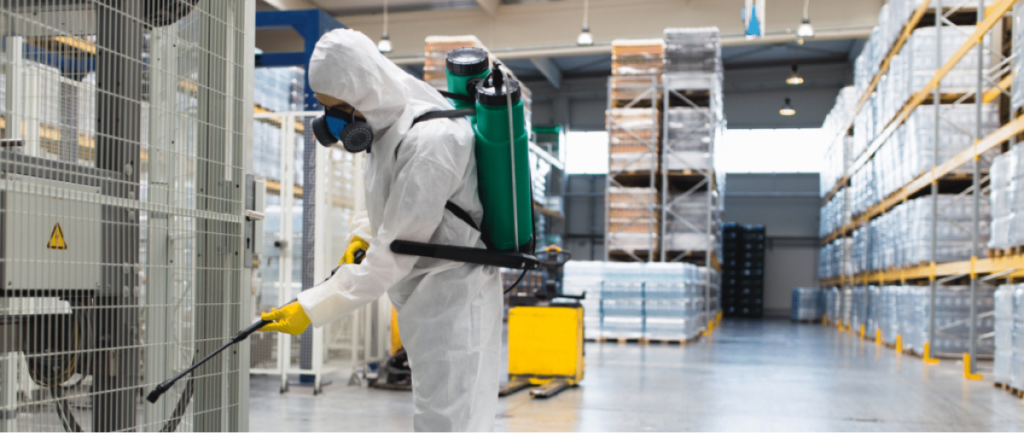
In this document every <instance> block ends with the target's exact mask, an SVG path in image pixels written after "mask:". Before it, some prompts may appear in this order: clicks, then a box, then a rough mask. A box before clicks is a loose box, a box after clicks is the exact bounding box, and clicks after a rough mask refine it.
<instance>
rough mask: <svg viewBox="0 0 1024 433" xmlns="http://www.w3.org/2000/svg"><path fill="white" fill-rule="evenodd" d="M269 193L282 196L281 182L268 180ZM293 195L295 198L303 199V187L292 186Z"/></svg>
mask: <svg viewBox="0 0 1024 433" xmlns="http://www.w3.org/2000/svg"><path fill="white" fill-rule="evenodd" d="M267 192H269V193H274V194H280V193H281V182H280V181H276V180H272V179H267ZM292 194H293V195H294V196H295V198H302V186H300V185H293V186H292Z"/></svg>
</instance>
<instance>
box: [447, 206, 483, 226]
mask: <svg viewBox="0 0 1024 433" xmlns="http://www.w3.org/2000/svg"><path fill="white" fill-rule="evenodd" d="M444 208H445V209H448V211H449V212H451V213H452V215H455V217H456V218H458V219H460V220H462V221H463V222H465V223H466V224H469V226H470V227H472V228H473V230H476V231H480V227H478V226H477V225H476V223H475V222H473V218H472V217H470V216H469V212H466V210H465V209H462V208H461V207H459V205H457V204H455V203H452V202H451V200H449V201H447V202H446V203H445V204H444Z"/></svg>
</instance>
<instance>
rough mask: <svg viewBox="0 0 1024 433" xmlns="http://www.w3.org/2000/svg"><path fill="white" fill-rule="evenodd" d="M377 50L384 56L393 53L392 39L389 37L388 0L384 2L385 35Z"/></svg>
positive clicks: (381, 38)
mask: <svg viewBox="0 0 1024 433" xmlns="http://www.w3.org/2000/svg"><path fill="white" fill-rule="evenodd" d="M377 50H379V51H380V52H382V53H384V54H387V53H390V52H391V38H390V37H389V36H388V0H384V34H383V35H382V36H381V37H380V42H378V43H377Z"/></svg>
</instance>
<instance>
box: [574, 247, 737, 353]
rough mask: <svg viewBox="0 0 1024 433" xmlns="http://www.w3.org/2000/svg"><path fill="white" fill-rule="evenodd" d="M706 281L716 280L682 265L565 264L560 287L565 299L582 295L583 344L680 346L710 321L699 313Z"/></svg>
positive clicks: (700, 269) (703, 304) (704, 272)
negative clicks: (613, 342) (628, 342)
mask: <svg viewBox="0 0 1024 433" xmlns="http://www.w3.org/2000/svg"><path fill="white" fill-rule="evenodd" d="M709 272H710V275H709ZM709 278H710V279H717V276H716V275H714V271H713V270H710V271H709V270H708V269H707V268H703V267H698V266H695V265H692V264H688V263H609V262H584V261H570V262H569V263H567V264H566V265H565V277H564V279H563V287H564V291H565V293H567V294H573V295H582V294H584V293H586V297H585V299H584V300H583V301H582V304H583V311H584V313H583V314H584V329H585V333H586V338H587V339H590V340H601V339H609V340H638V341H663V342H686V341H690V340H693V339H694V338H696V337H698V336H699V335H700V332H701V331H702V330H703V329H704V326H705V324H706V323H707V322H708V320H709V319H710V317H708V316H706V315H705V312H704V310H705V299H706V294H705V288H704V283H705V281H707V279H709ZM712 314H713V313H712Z"/></svg>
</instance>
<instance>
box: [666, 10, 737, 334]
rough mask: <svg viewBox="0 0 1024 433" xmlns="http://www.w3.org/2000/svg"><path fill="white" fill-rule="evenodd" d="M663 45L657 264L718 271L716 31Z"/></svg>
mask: <svg viewBox="0 0 1024 433" xmlns="http://www.w3.org/2000/svg"><path fill="white" fill-rule="evenodd" d="M665 41H666V47H665V57H666V65H665V68H666V69H665V72H664V74H663V75H662V79H661V91H662V95H661V103H662V112H661V120H662V122H661V128H662V130H661V139H662V143H661V164H660V166H659V171H660V173H659V174H660V177H661V179H660V181H661V183H660V191H659V193H660V195H661V197H660V200H661V202H660V208H661V215H660V216H661V243H660V251H659V255H660V260H661V261H663V262H676V261H688V262H695V263H697V264H698V265H702V266H711V267H715V266H716V265H717V263H718V262H717V260H715V251H714V250H715V247H716V246H717V245H718V234H719V226H720V223H721V221H720V219H721V218H720V215H721V213H720V212H719V209H720V206H721V203H720V201H719V196H718V187H717V182H716V174H715V170H714V167H715V164H714V163H715V160H714V154H715V143H716V141H717V139H718V137H719V136H721V132H722V130H723V129H724V128H725V119H724V118H725V116H724V114H723V109H722V107H723V104H722V73H723V71H722V61H721V58H722V55H721V43H720V39H719V32H718V29H717V28H714V27H708V28H690V29H666V30H665ZM701 202H703V203H701ZM701 220H702V221H701ZM708 278H710V275H708ZM704 287H705V293H704V296H705V299H707V300H708V301H709V302H706V303H705V314H706V316H707V317H708V318H709V319H710V318H711V317H712V316H713V315H714V314H715V313H717V311H718V310H719V309H720V302H719V301H720V296H719V293H717V291H718V286H716V285H715V284H713V282H712V281H707V282H706V284H705V286H704Z"/></svg>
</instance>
